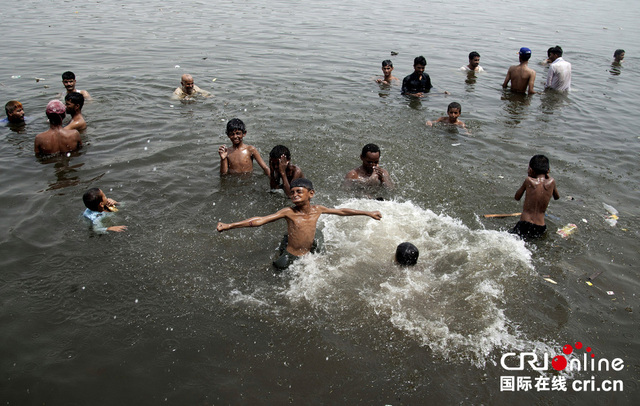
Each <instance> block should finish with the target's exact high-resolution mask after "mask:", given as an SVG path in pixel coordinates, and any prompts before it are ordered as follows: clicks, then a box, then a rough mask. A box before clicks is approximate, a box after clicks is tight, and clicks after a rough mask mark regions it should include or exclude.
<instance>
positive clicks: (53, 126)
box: [34, 100, 82, 156]
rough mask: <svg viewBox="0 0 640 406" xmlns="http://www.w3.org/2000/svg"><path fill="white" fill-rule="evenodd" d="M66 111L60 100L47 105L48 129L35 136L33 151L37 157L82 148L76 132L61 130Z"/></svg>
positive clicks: (78, 134)
mask: <svg viewBox="0 0 640 406" xmlns="http://www.w3.org/2000/svg"><path fill="white" fill-rule="evenodd" d="M66 110H67V109H66V107H65V105H64V103H62V102H61V101H60V100H51V101H50V102H49V103H48V104H47V110H46V113H47V118H48V119H49V129H48V130H47V131H45V132H43V133H40V134H38V135H36V139H35V141H34V151H35V153H36V155H37V156H45V155H53V154H59V153H65V152H70V151H75V150H77V149H79V148H80V147H81V146H82V140H81V139H80V133H79V132H78V130H67V129H65V128H62V120H64V117H65V112H66Z"/></svg>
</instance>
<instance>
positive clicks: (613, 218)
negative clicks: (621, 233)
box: [602, 203, 618, 227]
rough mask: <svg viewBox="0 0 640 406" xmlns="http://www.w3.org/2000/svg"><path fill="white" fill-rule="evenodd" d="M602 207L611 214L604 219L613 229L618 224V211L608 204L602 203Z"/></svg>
mask: <svg viewBox="0 0 640 406" xmlns="http://www.w3.org/2000/svg"><path fill="white" fill-rule="evenodd" d="M602 206H603V207H604V208H605V209H606V210H607V211H608V212H609V215H608V216H606V217H605V218H604V221H606V222H607V224H609V225H610V226H611V227H615V225H616V224H617V223H618V210H616V209H615V208H614V207H613V206H609V205H608V204H606V203H602Z"/></svg>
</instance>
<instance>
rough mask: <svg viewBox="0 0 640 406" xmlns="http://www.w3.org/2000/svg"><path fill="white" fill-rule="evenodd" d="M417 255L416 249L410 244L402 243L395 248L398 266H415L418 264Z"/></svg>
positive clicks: (418, 253)
mask: <svg viewBox="0 0 640 406" xmlns="http://www.w3.org/2000/svg"><path fill="white" fill-rule="evenodd" d="M419 255H420V252H419V251H418V248H417V247H416V246H415V245H413V244H411V243H410V242H403V243H401V244H399V245H398V247H397V248H396V261H397V262H398V263H399V264H400V265H404V266H412V265H415V264H416V263H417V262H418V256H419Z"/></svg>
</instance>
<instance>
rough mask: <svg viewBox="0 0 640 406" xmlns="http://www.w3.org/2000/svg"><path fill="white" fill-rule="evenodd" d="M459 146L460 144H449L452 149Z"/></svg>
mask: <svg viewBox="0 0 640 406" xmlns="http://www.w3.org/2000/svg"><path fill="white" fill-rule="evenodd" d="M459 145H461V144H460V143H457V144H451V146H452V147H457V146H459Z"/></svg>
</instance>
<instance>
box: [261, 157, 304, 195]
mask: <svg viewBox="0 0 640 406" xmlns="http://www.w3.org/2000/svg"><path fill="white" fill-rule="evenodd" d="M298 178H304V174H303V173H302V169H300V167H299V166H296V165H293V164H292V163H291V152H289V148H287V147H285V146H284V145H276V146H275V147H273V148H272V149H271V152H270V153H269V187H271V189H272V190H274V189H282V190H283V191H284V194H285V196H287V197H289V194H291V182H292V181H293V180H295V179H298Z"/></svg>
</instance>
